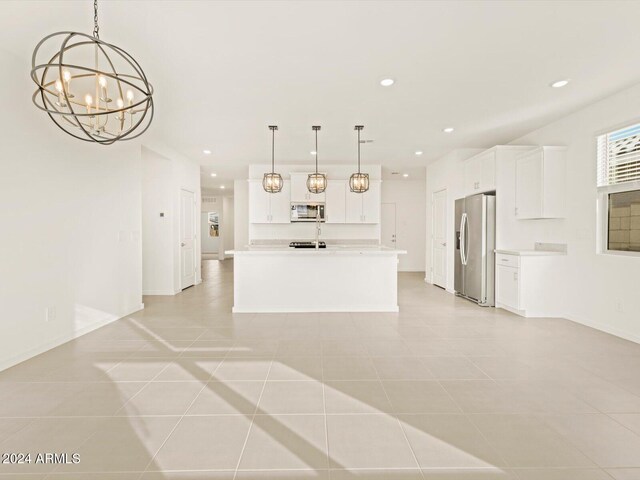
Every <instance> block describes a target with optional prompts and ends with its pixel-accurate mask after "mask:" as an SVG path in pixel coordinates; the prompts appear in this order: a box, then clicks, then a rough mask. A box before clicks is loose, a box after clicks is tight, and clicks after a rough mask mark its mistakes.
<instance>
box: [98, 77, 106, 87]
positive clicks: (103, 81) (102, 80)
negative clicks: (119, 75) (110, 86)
mask: <svg viewBox="0 0 640 480" xmlns="http://www.w3.org/2000/svg"><path fill="white" fill-rule="evenodd" d="M98 83H99V84H100V86H101V87H102V88H107V78H106V77H104V76H103V75H100V76H99V77H98Z"/></svg>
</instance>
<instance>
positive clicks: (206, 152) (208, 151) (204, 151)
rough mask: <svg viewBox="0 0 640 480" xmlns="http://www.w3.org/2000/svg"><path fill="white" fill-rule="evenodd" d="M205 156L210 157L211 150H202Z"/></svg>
mask: <svg viewBox="0 0 640 480" xmlns="http://www.w3.org/2000/svg"><path fill="white" fill-rule="evenodd" d="M202 153H204V154H205V155H211V150H202Z"/></svg>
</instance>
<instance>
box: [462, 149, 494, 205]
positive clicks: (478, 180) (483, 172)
mask: <svg viewBox="0 0 640 480" xmlns="http://www.w3.org/2000/svg"><path fill="white" fill-rule="evenodd" d="M464 185H465V193H466V194H467V195H473V194H474V193H482V192H490V191H492V190H495V189H496V151H495V149H491V150H487V151H486V152H482V153H480V154H478V155H476V156H474V157H471V158H470V159H468V160H466V161H465V162H464Z"/></svg>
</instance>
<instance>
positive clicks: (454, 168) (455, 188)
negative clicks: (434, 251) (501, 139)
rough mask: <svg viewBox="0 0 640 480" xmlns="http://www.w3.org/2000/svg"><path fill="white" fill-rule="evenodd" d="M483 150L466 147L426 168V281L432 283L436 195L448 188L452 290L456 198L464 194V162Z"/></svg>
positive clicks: (449, 280)
mask: <svg viewBox="0 0 640 480" xmlns="http://www.w3.org/2000/svg"><path fill="white" fill-rule="evenodd" d="M482 150H483V149H478V148H466V149H459V150H454V151H452V152H451V153H448V154H447V155H445V156H444V157H442V158H440V159H438V160H436V161H435V162H433V163H432V164H430V165H429V166H428V167H427V192H426V193H427V196H426V215H425V216H426V218H427V221H426V239H427V241H426V254H425V260H426V262H425V272H426V277H425V280H427V281H428V282H431V268H432V267H433V265H432V262H431V257H432V255H431V246H432V245H431V242H432V239H431V236H432V232H433V224H432V218H433V212H432V208H433V207H432V201H433V194H434V193H435V192H438V191H440V190H444V189H446V190H447V202H446V204H447V212H446V220H447V221H446V224H447V227H446V228H447V269H446V270H447V283H446V288H447V290H449V291H450V292H453V272H454V267H455V263H454V260H453V259H454V254H455V251H454V247H455V238H454V236H455V232H454V226H453V223H454V218H455V201H456V200H457V199H458V198H462V197H464V196H465V195H464V167H463V163H462V162H463V161H464V160H466V159H467V158H469V157H472V156H473V155H475V154H476V153H478V152H481V151H482Z"/></svg>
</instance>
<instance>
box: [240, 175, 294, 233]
mask: <svg viewBox="0 0 640 480" xmlns="http://www.w3.org/2000/svg"><path fill="white" fill-rule="evenodd" d="M290 195H291V182H290V181H289V180H285V181H284V185H283V187H282V190H281V191H280V192H278V193H267V192H265V190H264V188H263V187H262V182H261V181H259V180H255V181H253V180H252V181H250V182H249V222H250V223H291V202H290Z"/></svg>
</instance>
